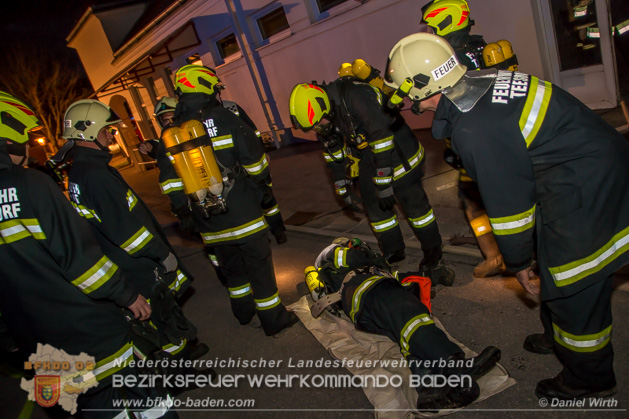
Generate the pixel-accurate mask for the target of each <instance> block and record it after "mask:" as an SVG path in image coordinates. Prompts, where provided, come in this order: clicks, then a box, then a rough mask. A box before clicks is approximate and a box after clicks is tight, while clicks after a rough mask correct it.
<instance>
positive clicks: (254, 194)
mask: <svg viewBox="0 0 629 419" xmlns="http://www.w3.org/2000/svg"><path fill="white" fill-rule="evenodd" d="M175 90H176V92H177V95H178V103H177V108H176V110H175V122H174V125H175V128H177V127H181V126H183V125H185V124H187V123H188V122H189V121H194V122H196V121H199V122H200V123H202V124H203V126H204V131H205V132H203V133H202V134H203V135H202V136H201V137H199V140H198V141H199V144H202V145H203V147H206V148H204V149H203V152H204V153H205V154H206V155H207V158H213V159H214V160H215V161H216V164H217V165H218V167H219V169H220V176H221V177H222V179H223V180H224V182H223V191H222V193H221V196H220V200H221V205H222V206H221V207H216V206H213V202H216V201H214V200H208V199H206V200H205V201H204V203H202V202H200V201H197V202H191V204H192V210H193V213H194V216H195V221H196V223H197V227H198V228H199V231H200V232H201V236H202V238H203V242H204V243H205V245H206V246H208V247H211V248H212V250H213V251H214V252H215V255H216V258H217V262H218V264H219V265H220V267H221V270H222V272H223V274H224V276H225V279H226V282H227V290H228V293H229V299H230V302H231V308H232V312H233V314H234V316H235V317H236V318H237V319H238V321H239V322H240V323H241V324H243V325H244V324H248V323H250V322H251V321H252V320H253V318H254V317H255V316H256V315H257V316H258V318H259V320H260V323H261V324H262V328H263V330H264V332H265V334H266V335H267V336H272V335H275V334H277V333H279V332H280V331H282V330H284V329H286V328H288V327H290V326H292V325H293V324H295V323H296V322H297V321H298V318H297V316H296V315H295V314H294V313H292V312H289V311H288V310H286V308H285V307H284V305H283V304H282V301H281V299H280V296H279V293H278V289H277V283H276V279H275V273H274V269H273V260H272V256H271V246H270V245H269V241H268V239H267V231H268V224H267V221H266V219H265V216H264V212H263V211H262V208H261V206H260V202H261V200H265V202H267V201H268V200H269V197H270V196H272V194H271V186H270V185H271V176H270V169H269V163H268V159H267V156H266V154H265V152H264V147H263V145H262V142H261V141H260V140H259V138H258V137H257V135H256V132H255V131H254V130H253V129H252V128H251V127H250V126H249V125H247V124H246V123H245V124H243V121H242V119H241V117H239V116H237V115H235V114H234V113H233V112H232V111H230V110H229V109H227V108H226V107H225V106H223V104H222V103H221V101H220V97H219V92H220V86H219V78H218V76H217V75H216V72H215V71H214V70H212V69H210V68H208V67H204V66H200V65H186V66H184V67H182V68H180V69H179V70H177V72H176V74H175ZM171 129H172V128H171ZM169 135H171V132H169V131H168V130H166V131H164V132H163V133H162V141H164V145H165V146H166V151H167V152H168V153H170V154H171V155H172V156H173V158H174V159H175V160H176V159H177V158H178V155H180V154H182V153H183V152H184V151H183V150H182V149H181V147H178V146H175V145H170V144H169V143H168V142H167V140H168V139H167V136H169ZM197 149H198V148H197ZM210 154H211V156H212V157H210ZM204 160H207V159H204ZM177 164H178V162H177V161H175V165H176V168H177V171H178V174H180V175H181V177H182V180H183V184H184V185H183V186H184V191H185V192H186V193H187V194H188V196H193V194H194V192H195V191H194V190H192V189H194V188H191V187H190V186H189V185H187V184H186V183H192V181H193V180H195V179H197V178H198V176H197V175H196V174H195V173H194V172H189V173H187V174H186V173H185V169H184V167H183V166H181V167H180V166H177ZM184 175H185V176H186V178H184V177H183V176H184ZM187 179H188V181H187ZM192 199H194V198H192ZM204 207H205V208H204ZM204 210H208V211H211V212H212V214H211V215H210V216H209V217H207V216H206V214H205V213H204Z"/></svg>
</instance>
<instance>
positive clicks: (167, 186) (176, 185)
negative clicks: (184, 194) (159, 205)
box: [159, 178, 183, 195]
mask: <svg viewBox="0 0 629 419" xmlns="http://www.w3.org/2000/svg"><path fill="white" fill-rule="evenodd" d="M159 187H160V188H161V189H162V193H163V194H164V195H168V194H169V193H171V192H173V191H183V181H182V180H181V179H179V178H176V179H168V180H166V181H165V182H162V183H160V184H159Z"/></svg>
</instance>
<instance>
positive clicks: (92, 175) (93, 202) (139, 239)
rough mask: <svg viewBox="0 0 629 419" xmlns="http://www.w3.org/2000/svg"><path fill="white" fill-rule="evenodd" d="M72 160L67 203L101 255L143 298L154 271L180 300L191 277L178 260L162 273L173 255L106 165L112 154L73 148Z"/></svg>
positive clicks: (140, 204)
mask: <svg viewBox="0 0 629 419" xmlns="http://www.w3.org/2000/svg"><path fill="white" fill-rule="evenodd" d="M73 155H74V162H73V164H72V170H71V171H70V175H69V178H68V180H69V182H70V183H69V187H68V192H69V194H70V200H71V201H72V204H73V205H74V207H75V209H76V210H77V212H78V213H79V214H80V215H82V216H83V217H85V218H86V219H87V220H88V222H89V223H90V225H91V226H92V227H93V230H94V234H95V236H96V238H97V240H98V242H99V243H100V245H101V247H102V249H103V252H104V253H105V254H106V255H108V256H109V257H110V258H111V259H112V260H113V261H114V262H115V263H116V264H117V265H118V266H120V268H121V269H122V271H123V272H124V273H125V275H126V276H127V277H128V278H129V279H130V280H131V281H134V284H136V286H137V287H138V288H139V290H140V293H141V294H142V295H143V296H145V297H146V298H149V296H150V295H151V292H152V290H153V287H154V285H155V269H157V272H158V274H159V275H160V276H161V277H162V278H163V280H164V281H165V282H166V284H167V285H168V287H169V288H170V289H171V290H172V291H173V292H175V293H177V295H181V294H182V293H183V292H184V291H185V289H186V288H187V287H188V285H189V283H190V280H191V278H192V277H191V275H190V274H189V273H188V272H187V271H186V270H185V268H184V267H183V265H182V264H181V262H180V261H179V259H177V262H178V264H177V269H176V271H175V272H170V273H165V268H164V265H163V262H164V261H165V260H166V258H167V257H168V256H169V254H170V253H172V254H174V253H175V252H174V250H173V249H172V247H171V246H170V243H169V242H168V239H167V238H166V235H165V234H164V232H163V230H162V228H161V226H160V225H159V223H158V222H157V220H156V219H155V217H154V216H153V214H152V213H151V211H150V209H149V208H148V206H147V205H146V204H145V203H144V201H142V200H141V199H140V198H139V197H138V196H137V194H136V193H135V192H134V191H133V190H132V189H131V187H130V186H129V185H128V184H127V182H125V180H124V179H123V177H122V176H121V175H120V173H119V172H118V171H117V170H116V169H114V168H113V167H111V166H109V162H110V161H111V157H112V156H111V154H110V153H108V152H107V151H101V150H96V149H92V148H86V147H79V146H75V147H74V149H73Z"/></svg>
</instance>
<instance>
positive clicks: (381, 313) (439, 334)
mask: <svg viewBox="0 0 629 419" xmlns="http://www.w3.org/2000/svg"><path fill="white" fill-rule="evenodd" d="M364 298H365V301H364V306H363V310H362V312H361V314H360V317H359V318H358V320H357V322H356V326H357V327H358V328H359V329H360V330H364V331H367V332H370V333H377V334H379V335H385V336H387V337H389V338H390V339H391V340H393V341H394V342H397V343H398V344H399V345H400V350H401V352H402V354H403V355H404V356H405V357H406V359H407V360H408V361H409V363H410V361H411V360H439V359H447V358H450V357H451V356H453V355H457V356H461V355H462V354H463V351H462V350H461V348H459V346H458V345H457V344H455V343H454V342H452V341H451V340H450V339H448V337H447V336H446V334H445V333H444V332H443V331H442V330H441V329H439V328H438V327H437V326H435V323H434V321H433V320H432V319H431V317H430V311H429V310H428V308H427V307H426V306H425V305H424V304H422V303H421V301H420V300H419V299H418V298H417V297H416V296H415V295H414V294H413V293H412V292H410V291H407V290H406V289H405V288H403V287H402V286H401V285H400V284H398V283H397V282H395V281H394V280H389V281H382V282H380V283H379V284H377V285H376V286H375V288H374V289H373V290H371V291H370V292H369V293H368V294H367V295H366V296H365V297H364ZM409 367H410V368H411V371H412V372H413V374H420V375H421V374H425V373H426V370H425V369H424V368H422V366H421V363H416V362H413V363H410V365H409Z"/></svg>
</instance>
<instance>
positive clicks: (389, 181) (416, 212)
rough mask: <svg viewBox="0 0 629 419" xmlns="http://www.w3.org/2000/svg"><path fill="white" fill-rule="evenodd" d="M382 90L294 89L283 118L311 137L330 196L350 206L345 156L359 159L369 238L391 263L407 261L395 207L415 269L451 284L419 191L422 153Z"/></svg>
mask: <svg viewBox="0 0 629 419" xmlns="http://www.w3.org/2000/svg"><path fill="white" fill-rule="evenodd" d="M383 97H384V96H383V94H382V91H381V90H379V89H377V88H375V87H373V86H371V85H368V84H366V83H364V82H360V81H357V80H356V79H355V78H351V77H341V78H339V79H337V80H335V81H334V82H332V83H330V84H324V85H317V84H313V83H310V84H308V83H302V84H298V85H297V86H295V87H294V88H293V91H292V93H291V96H290V101H289V107H290V109H289V111H290V115H291V119H292V121H293V125H294V126H295V127H296V128H299V129H301V130H304V131H308V130H313V131H315V132H316V133H317V135H318V137H317V138H318V140H319V142H320V143H321V144H322V146H323V149H324V152H323V154H324V158H325V159H326V162H327V165H328V168H329V169H330V170H331V172H332V178H333V180H334V189H335V191H336V193H337V195H339V196H340V197H341V198H343V199H344V201H345V202H346V203H347V204H348V205H350V207H352V206H354V205H355V203H354V202H353V201H354V199H353V198H352V194H351V190H350V186H351V185H352V180H351V179H348V178H347V177H346V175H345V172H346V168H347V167H348V165H349V163H350V159H349V157H348V156H349V155H350V154H351V156H353V157H354V158H358V160H359V161H360V163H359V174H358V179H357V181H358V186H359V190H360V194H361V197H362V202H363V206H364V207H365V211H366V213H367V218H368V219H369V223H370V225H371V228H372V231H373V232H374V235H375V236H376V238H377V240H378V245H379V247H380V249H381V251H382V253H383V254H384V256H385V258H386V259H387V261H388V262H390V263H395V262H399V261H401V260H402V259H404V258H405V244H404V239H403V237H402V233H401V229H400V226H399V224H398V220H397V216H396V213H395V211H394V207H395V205H396V203H397V202H399V203H400V205H401V207H402V208H403V209H404V212H405V215H406V217H407V218H408V221H409V223H410V225H411V226H412V227H413V233H414V234H415V236H416V237H417V239H418V240H419V242H420V243H421V247H422V251H423V258H422V260H421V262H420V264H419V265H420V266H419V269H420V270H421V271H422V272H423V274H424V276H428V277H430V278H431V279H432V280H433V283H434V284H442V285H446V286H450V285H452V283H453V281H454V276H455V275H454V271H452V270H451V269H450V268H448V267H447V266H445V264H444V262H443V260H442V256H443V254H442V250H441V244H442V241H441V235H440V234H439V227H438V225H437V221H436V218H435V215H434V214H433V210H432V207H431V206H430V202H429V201H428V197H427V195H426V192H425V191H424V189H423V187H422V180H421V179H422V176H423V164H424V148H423V147H422V145H421V144H420V143H419V142H418V141H417V139H416V138H415V136H414V134H413V132H412V130H411V129H410V127H409V126H408V124H406V123H405V121H404V120H403V119H401V120H399V123H394V121H396V122H397V120H395V119H394V118H392V117H391V115H390V114H389V113H388V111H387V109H386V103H385V100H383Z"/></svg>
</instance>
